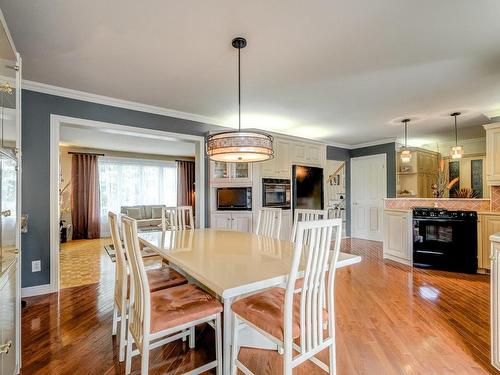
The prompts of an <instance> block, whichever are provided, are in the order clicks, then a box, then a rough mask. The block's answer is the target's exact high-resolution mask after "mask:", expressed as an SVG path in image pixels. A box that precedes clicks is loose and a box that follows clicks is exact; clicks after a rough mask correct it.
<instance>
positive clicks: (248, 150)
mask: <svg viewBox="0 0 500 375" xmlns="http://www.w3.org/2000/svg"><path fill="white" fill-rule="evenodd" d="M232 45H233V47H234V48H236V49H237V50H238V131H228V132H222V133H216V134H210V135H209V136H207V138H206V153H207V156H208V157H209V158H210V159H211V160H214V161H223V162H232V163H253V162H258V161H265V160H269V159H272V158H273V157H274V150H273V141H274V139H273V137H272V136H271V135H270V134H267V133H264V132H256V131H241V63H240V52H241V49H242V48H245V46H246V45H247V41H246V40H245V39H244V38H241V37H238V38H234V39H233V42H232Z"/></svg>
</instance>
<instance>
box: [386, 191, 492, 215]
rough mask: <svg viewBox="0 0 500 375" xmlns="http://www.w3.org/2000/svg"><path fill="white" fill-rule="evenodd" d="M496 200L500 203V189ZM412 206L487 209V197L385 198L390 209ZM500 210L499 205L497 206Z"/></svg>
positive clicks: (410, 207) (470, 209) (488, 202)
mask: <svg viewBox="0 0 500 375" xmlns="http://www.w3.org/2000/svg"><path fill="white" fill-rule="evenodd" d="M498 200H499V204H500V191H499V192H498ZM413 207H440V208H447V209H449V210H466V211H489V210H490V200H489V199H449V198H437V199H432V198H430V199H424V198H420V199H419V198H417V199H412V198H388V199H386V200H385V208H389V209H390V208H392V209H404V210H407V209H412V208H413ZM498 209H499V210H500V205H499V208H498Z"/></svg>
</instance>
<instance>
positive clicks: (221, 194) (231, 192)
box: [216, 187, 252, 211]
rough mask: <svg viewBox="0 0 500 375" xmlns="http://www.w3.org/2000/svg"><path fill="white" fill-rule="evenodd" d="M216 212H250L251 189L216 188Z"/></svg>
mask: <svg viewBox="0 0 500 375" xmlns="http://www.w3.org/2000/svg"><path fill="white" fill-rule="evenodd" d="M216 197H217V201H216V206H217V210H219V211H224V210H237V211H252V188H251V187H225V188H217V194H216Z"/></svg>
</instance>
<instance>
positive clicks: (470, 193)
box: [456, 187, 477, 198]
mask: <svg viewBox="0 0 500 375" xmlns="http://www.w3.org/2000/svg"><path fill="white" fill-rule="evenodd" d="M456 195H457V198H476V197H477V193H476V192H474V190H472V189H471V188H468V187H466V188H461V189H458V190H457V191H456Z"/></svg>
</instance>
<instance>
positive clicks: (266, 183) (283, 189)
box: [262, 178, 292, 210]
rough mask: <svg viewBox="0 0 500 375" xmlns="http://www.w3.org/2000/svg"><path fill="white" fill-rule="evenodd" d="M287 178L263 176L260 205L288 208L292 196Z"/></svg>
mask: <svg viewBox="0 0 500 375" xmlns="http://www.w3.org/2000/svg"><path fill="white" fill-rule="evenodd" d="M291 191H292V189H291V184H290V180H289V179H279V178H263V179H262V207H279V208H282V209H284V210H287V209H290V203H291V202H290V201H291V197H292V193H291Z"/></svg>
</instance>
